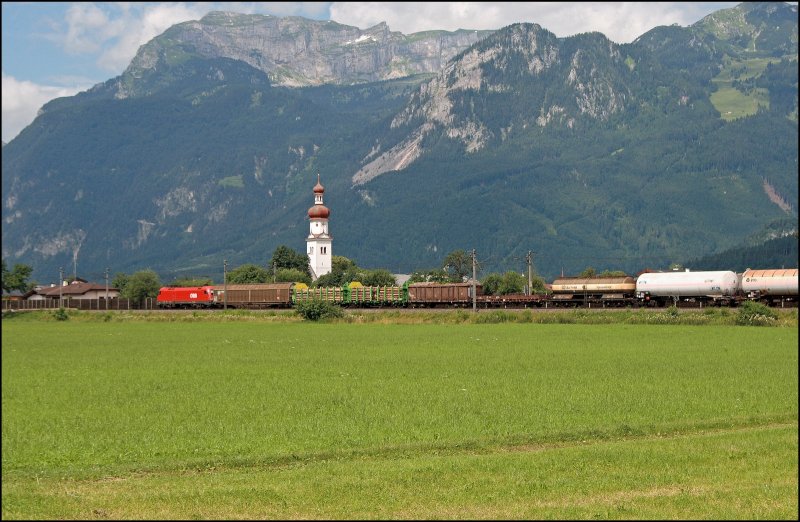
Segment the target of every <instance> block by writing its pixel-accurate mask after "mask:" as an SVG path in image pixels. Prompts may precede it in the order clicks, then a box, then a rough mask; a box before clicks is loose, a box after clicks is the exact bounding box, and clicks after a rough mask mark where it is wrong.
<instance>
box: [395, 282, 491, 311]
mask: <svg viewBox="0 0 800 522" xmlns="http://www.w3.org/2000/svg"><path fill="white" fill-rule="evenodd" d="M475 293H476V297H478V296H481V295H483V285H481V284H480V283H476V284H475ZM408 303H409V305H411V306H454V307H457V306H467V305H471V304H472V283H447V284H441V283H412V284H410V285H408Z"/></svg>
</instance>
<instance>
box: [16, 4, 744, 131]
mask: <svg viewBox="0 0 800 522" xmlns="http://www.w3.org/2000/svg"><path fill="white" fill-rule="evenodd" d="M738 3H739V2H2V26H3V30H2V41H3V43H2V53H3V56H2V73H3V78H2V79H3V84H2V94H3V106H2V109H3V114H2V140H3V141H4V142H6V143H8V142H9V141H11V140H12V139H13V138H14V137H15V136H16V135H17V134H19V132H20V131H21V130H22V129H24V128H25V127H26V126H27V125H29V124H30V123H31V122H32V121H33V120H34V118H35V117H36V113H37V112H38V110H39V109H40V108H41V107H42V105H44V104H45V103H47V102H48V101H50V100H52V99H54V98H58V97H62V96H72V95H74V94H77V93H78V92H81V91H85V90H87V89H89V88H90V87H92V86H93V85H95V84H97V83H101V82H104V81H106V80H109V79H111V78H114V77H116V76H119V75H120V74H122V72H123V71H124V70H125V68H126V67H127V66H128V64H129V63H130V61H131V60H132V59H133V57H134V56H135V55H136V51H137V50H138V48H139V46H141V45H143V44H145V43H147V42H148V41H149V40H151V39H152V38H154V37H156V36H158V35H159V34H161V33H163V32H164V31H165V30H166V29H168V28H169V27H170V26H172V25H174V24H177V23H181V22H185V21H188V20H199V19H200V18H202V17H203V16H204V15H205V14H207V13H208V12H210V11H234V12H240V13H257V14H271V15H275V16H303V17H306V18H311V19H314V20H333V21H335V22H338V23H341V24H344V25H350V26H355V27H358V28H360V29H366V28H368V27H372V26H374V25H375V24H378V23H380V22H386V23H387V24H388V25H389V29H390V30H392V31H399V32H401V33H404V34H411V33H415V32H419V31H427V30H432V29H443V30H447V31H455V30H456V29H500V28H501V27H504V26H506V25H509V24H513V23H518V22H532V23H537V24H539V25H541V26H542V27H544V28H545V29H547V30H549V31H551V32H552V33H554V34H555V35H556V36H558V37H566V36H572V35H574V34H578V33H584V32H589V31H599V32H601V33H603V34H605V35H606V36H607V37H608V38H609V39H611V40H612V41H614V42H617V43H629V42H632V41H633V40H635V39H636V38H637V37H638V36H640V35H642V34H644V33H645V32H647V31H649V30H650V29H652V28H654V27H657V26H661V25H672V24H678V25H680V26H684V27H685V26H689V25H691V24H693V23H695V22H697V21H699V20H700V19H702V18H703V17H704V16H706V15H708V14H710V13H712V12H714V11H717V10H719V9H726V8H729V7H733V6H735V5H737V4H738Z"/></svg>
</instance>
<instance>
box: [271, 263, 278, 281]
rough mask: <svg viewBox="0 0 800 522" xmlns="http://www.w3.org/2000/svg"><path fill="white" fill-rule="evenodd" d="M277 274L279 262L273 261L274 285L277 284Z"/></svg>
mask: <svg viewBox="0 0 800 522" xmlns="http://www.w3.org/2000/svg"><path fill="white" fill-rule="evenodd" d="M277 272H278V262H277V261H273V262H272V282H273V283H274V282H275V278H276V275H277Z"/></svg>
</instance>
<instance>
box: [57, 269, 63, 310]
mask: <svg viewBox="0 0 800 522" xmlns="http://www.w3.org/2000/svg"><path fill="white" fill-rule="evenodd" d="M63 289H64V267H62V266H60V267H58V307H59V308H61V291H62V290H63Z"/></svg>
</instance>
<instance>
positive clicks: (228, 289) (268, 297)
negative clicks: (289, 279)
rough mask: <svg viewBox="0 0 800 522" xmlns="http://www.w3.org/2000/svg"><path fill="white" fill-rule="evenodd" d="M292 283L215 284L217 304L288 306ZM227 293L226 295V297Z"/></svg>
mask: <svg viewBox="0 0 800 522" xmlns="http://www.w3.org/2000/svg"><path fill="white" fill-rule="evenodd" d="M293 286H294V283H251V284H233V285H232V284H229V285H224V286H223V285H221V286H215V287H214V292H215V293H216V295H217V304H218V306H223V305H226V306H228V307H230V308H273V307H279V308H282V307H289V306H291V304H292V287H293ZM226 294H227V297H226Z"/></svg>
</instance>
